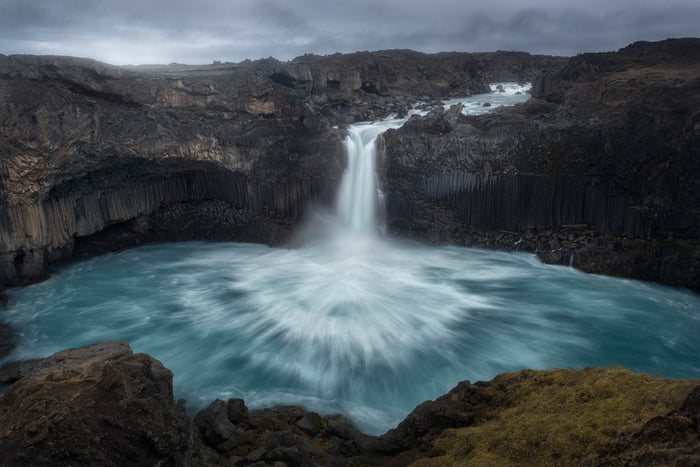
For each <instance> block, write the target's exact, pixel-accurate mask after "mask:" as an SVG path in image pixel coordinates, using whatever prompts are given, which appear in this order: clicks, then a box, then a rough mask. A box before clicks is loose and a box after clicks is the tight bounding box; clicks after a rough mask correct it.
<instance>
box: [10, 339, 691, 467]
mask: <svg viewBox="0 0 700 467" xmlns="http://www.w3.org/2000/svg"><path fill="white" fill-rule="evenodd" d="M17 368H20V369H21V371H20V373H21V374H20V376H21V378H20V379H19V380H17V381H16V382H14V384H12V385H11V386H10V388H9V390H8V391H7V393H6V394H4V395H2V396H0V420H2V422H3V423H2V424H0V456H2V457H0V458H1V459H2V464H3V465H7V466H21V465H74V466H78V465H144V466H145V465H149V466H150V465H173V466H195V465H197V466H200V465H201V466H215V465H229V466H249V465H255V466H276V467H282V466H290V467H291V466H351V465H352V466H363V465H366V466H370V465H382V466H405V465H416V466H442V465H455V464H459V465H462V464H464V465H467V464H468V465H471V464H474V465H484V464H489V465H521V464H527V465H555V464H556V465H618V464H639V463H648V464H654V463H655V464H663V465H695V464H696V463H697V462H699V461H700V457H698V456H699V454H698V453H700V432H699V431H698V422H699V418H698V417H699V416H700V405H699V404H698V401H700V385H699V384H700V381H699V380H673V379H664V378H655V377H651V376H647V375H639V374H634V373H632V372H630V371H628V370H624V369H622V368H615V367H612V368H586V369H584V370H578V371H575V370H566V369H562V370H549V371H533V370H525V371H520V372H516V373H505V374H502V375H499V376H497V377H496V378H494V379H493V380H491V381H488V382H477V383H474V384H471V383H469V382H467V381H465V382H462V383H459V384H458V385H457V386H456V387H455V388H454V389H452V390H451V391H450V392H449V393H447V394H445V395H444V396H442V397H440V398H438V399H436V400H435V401H426V402H424V403H422V404H421V405H419V406H418V407H417V408H416V409H415V410H414V411H413V412H411V414H409V415H408V416H407V417H406V419H405V420H404V421H403V422H401V423H400V424H399V425H398V426H397V427H396V428H395V429H393V430H390V431H388V432H387V433H386V434H384V435H382V436H379V437H371V436H367V435H364V434H362V433H360V432H358V431H357V430H356V429H355V428H354V427H353V426H352V424H351V423H350V422H349V421H347V420H346V419H344V418H342V417H339V416H321V415H319V414H317V413H314V412H308V411H306V410H304V409H302V408H300V407H293V406H284V407H276V408H270V409H263V410H255V411H250V412H249V410H248V409H247V407H246V406H245V403H244V401H242V400H240V399H229V400H228V401H222V400H216V401H214V402H212V403H211V405H210V406H209V407H208V408H206V409H205V410H202V411H201V412H199V414H197V415H196V417H195V418H194V420H193V421H192V420H190V419H189V418H188V417H187V416H186V415H185V412H184V409H183V406H182V405H181V404H176V402H175V401H174V399H173V392H172V374H171V373H170V372H169V371H168V370H167V369H166V368H164V367H163V366H162V365H161V364H160V362H158V361H157V360H155V359H153V358H151V357H149V356H148V355H144V354H136V355H134V354H132V352H131V349H130V348H129V346H128V344H127V343H126V342H122V341H113V342H104V343H100V344H94V345H89V346H86V347H81V348H78V349H71V350H67V351H63V352H59V353H57V354H55V355H53V356H51V357H48V358H46V359H40V360H36V361H31V362H25V363H23V364H16V365H14V366H12V367H11V368H10V370H12V371H10V373H13V372H15V373H13V374H14V376H13V378H14V377H16V376H17V374H16V370H17ZM5 369H7V367H5ZM5 373H6V374H7V372H5Z"/></svg>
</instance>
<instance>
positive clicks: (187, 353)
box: [2, 232, 700, 434]
mask: <svg viewBox="0 0 700 467" xmlns="http://www.w3.org/2000/svg"><path fill="white" fill-rule="evenodd" d="M10 295H11V300H12V301H11V305H10V306H9V307H8V308H7V309H6V310H5V311H3V315H2V317H3V321H7V322H9V323H10V324H11V325H12V326H13V327H15V328H16V329H18V330H20V331H21V334H22V337H21V344H20V346H19V348H18V350H17V352H16V353H15V354H13V355H12V358H13V359H24V358H30V357H41V356H45V355H48V354H50V353H52V352H55V351H58V350H62V349H65V348H69V347H76V346H80V345H84V344H89V343H93V342H98V341H103V340H108V339H125V340H128V341H129V342H130V343H131V345H132V347H133V348H134V350H135V351H136V352H146V353H149V354H151V355H153V356H154V357H156V358H158V359H159V360H161V361H162V362H163V363H164V364H165V365H166V366H167V367H168V368H170V369H171V370H172V371H173V372H174V374H175V378H174V383H175V393H176V397H182V398H185V399H187V400H188V404H189V407H190V408H191V409H198V408H202V407H204V406H206V405H207V404H208V403H209V402H211V401H212V400H213V399H215V398H217V397H218V398H224V399H225V398H229V397H241V398H244V399H245V400H246V402H247V404H248V405H249V406H251V407H262V406H269V405H273V404H279V403H285V404H287V403H289V404H300V405H303V406H305V407H307V408H308V409H311V410H316V411H320V412H322V413H342V414H345V415H347V416H349V417H350V418H351V419H353V420H354V421H355V423H356V424H357V425H358V426H359V428H360V429H362V430H364V431H366V432H369V433H374V434H377V433H381V432H383V431H385V430H386V429H388V428H391V427H392V426H393V425H395V424H396V423H398V421H400V420H401V419H402V418H403V417H405V416H406V414H408V412H410V411H411V410H412V409H413V408H414V407H415V406H416V405H417V404H419V403H420V402H422V401H423V400H426V399H434V398H435V397H437V396H439V395H441V394H443V393H444V392H446V391H447V390H449V389H450V388H451V387H452V386H454V385H455V384H456V383H457V382H458V381H461V380H465V379H468V380H472V381H476V380H486V379H490V378H492V377H493V376H495V375H496V374H498V373H500V372H503V371H514V370H519V369H523V368H536V369H545V368H553V367H572V368H581V367H584V366H597V365H622V366H625V367H628V368H631V369H633V370H635V371H639V372H646V373H651V374H654V375H663V376H670V377H700V361H699V358H698V355H700V339H698V336H700V296H698V295H697V294H694V293H692V292H689V291H686V290H681V289H674V288H669V287H664V286H660V285H655V284H651V283H644V282H638V281H633V280H624V279H615V278H610V277H603V276H595V275H587V274H584V273H581V272H579V271H576V270H574V269H570V268H565V267H558V266H549V265H544V264H541V263H540V262H539V261H538V260H537V259H536V258H534V257H533V256H532V255H528V254H522V253H506V252H494V251H484V250H478V249H468V248H459V247H427V246H422V245H417V244H413V243H403V242H397V241H387V240H383V239H381V238H376V237H361V236H357V235H354V234H353V233H351V232H348V233H342V232H336V233H335V234H334V235H330V236H328V237H327V239H326V240H315V241H314V242H313V243H312V244H311V245H307V246H304V247H303V248H299V249H275V248H270V247H267V246H264V245H258V244H240V243H204V242H188V243H179V244H163V245H155V246H145V247H141V248H135V249H132V250H127V251H123V252H120V253H116V254H109V255H105V256H101V257H97V258H93V259H88V260H85V261H79V262H75V263H71V264H68V265H64V266H61V267H60V268H58V269H57V270H56V272H55V273H54V275H53V276H52V278H51V279H49V280H47V281H46V282H42V283H40V284H36V285H32V286H29V287H25V288H18V289H13V290H11V291H10Z"/></svg>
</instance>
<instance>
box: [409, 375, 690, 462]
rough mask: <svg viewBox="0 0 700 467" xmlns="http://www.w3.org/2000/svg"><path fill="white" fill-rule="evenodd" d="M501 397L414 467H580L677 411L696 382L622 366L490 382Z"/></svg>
mask: <svg viewBox="0 0 700 467" xmlns="http://www.w3.org/2000/svg"><path fill="white" fill-rule="evenodd" d="M490 384H491V385H493V386H494V388H495V389H496V390H497V391H496V394H498V396H497V397H499V398H500V401H499V405H500V407H496V408H494V409H493V411H492V413H491V414H490V416H489V417H487V418H488V419H487V420H486V421H484V422H482V423H480V424H478V425H477V426H472V427H467V428H459V429H453V430H447V431H446V432H445V433H444V434H443V435H442V436H441V437H440V438H438V439H437V440H436V441H435V443H434V447H435V450H436V451H437V452H438V453H442V455H441V456H439V457H434V458H431V459H422V460H420V461H418V462H416V463H414V464H413V465H415V466H421V467H428V466H452V465H454V466H462V465H542V466H546V465H578V464H580V463H582V462H585V460H586V459H590V458H591V457H592V456H593V455H594V454H595V453H596V452H600V451H601V450H602V448H604V447H605V446H609V445H610V444H611V443H613V442H615V441H616V440H617V439H618V438H619V437H620V436H621V435H628V434H631V433H634V432H636V431H638V430H639V429H640V428H641V427H642V425H643V424H644V423H645V422H647V421H648V420H649V419H651V418H652V417H655V416H658V415H665V414H667V413H668V412H669V411H671V410H673V409H677V408H678V407H679V406H680V405H681V404H682V402H683V400H684V399H685V398H686V397H687V395H688V393H689V392H690V390H691V389H692V388H693V387H694V386H695V385H697V384H699V381H698V380H673V379H664V378H655V377H652V376H649V375H640V374H635V373H632V372H631V371H629V370H626V369H623V368H616V367H611V368H586V369H584V370H580V371H574V370H550V371H532V370H526V371H522V372H518V373H506V374H503V375H499V376H498V377H496V378H495V379H494V380H493V381H492V382H491V383H490Z"/></svg>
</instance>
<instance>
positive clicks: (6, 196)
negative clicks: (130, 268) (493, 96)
mask: <svg viewBox="0 0 700 467" xmlns="http://www.w3.org/2000/svg"><path fill="white" fill-rule="evenodd" d="M561 63H562V59H557V58H552V57H537V56H530V55H529V54H522V53H520V54H518V53H505V52H504V53H493V54H457V53H451V54H436V55H426V54H421V53H417V52H412V51H401V50H399V51H384V52H373V53H369V52H359V53H356V54H349V55H340V54H338V55H331V56H325V57H319V56H312V55H307V56H303V57H299V58H297V59H295V60H293V61H291V62H279V61H277V60H274V59H265V60H259V61H255V62H251V61H246V62H242V63H238V64H232V63H223V64H222V63H215V64H213V65H210V66H186V65H178V64H171V65H169V66H142V67H113V66H109V65H106V64H102V63H98V62H94V61H91V60H86V59H78V58H70V57H36V56H3V55H0V288H2V286H3V285H5V286H6V285H12V284H24V283H29V282H32V281H34V280H37V279H40V278H42V277H45V275H46V273H47V265H48V264H49V263H50V262H53V261H56V260H59V259H62V258H70V257H73V256H76V255H81V254H91V253H99V252H101V251H109V250H113V249H119V248H123V247H126V246H130V245H136V244H140V243H143V242H152V241H167V240H187V239H193V238H203V239H217V240H249V241H263V242H270V243H276V242H280V241H283V240H284V239H285V238H286V237H287V236H288V235H289V233H290V232H291V230H292V228H293V226H294V224H295V223H297V222H299V220H300V219H301V218H302V217H303V215H304V212H305V209H306V207H307V206H308V205H309V204H310V203H314V202H317V203H328V202H329V201H330V200H331V199H332V198H333V196H334V192H335V188H336V186H337V183H338V180H339V178H340V176H341V174H342V171H343V169H344V166H345V159H344V157H345V156H344V153H343V148H342V144H341V141H342V139H343V132H342V129H338V128H337V127H334V125H337V124H341V125H342V124H343V123H348V122H352V121H354V120H368V119H374V118H379V117H381V116H384V115H387V114H388V113H389V112H402V111H405V109H406V107H407V106H408V105H410V104H411V103H413V102H415V101H416V100H417V99H419V98H428V99H433V98H442V97H451V96H462V95H469V94H471V93H474V92H479V91H482V90H484V89H485V87H486V83H487V82H488V81H491V80H493V79H494V78H495V77H497V76H498V77H504V76H506V75H507V76H508V77H509V78H512V79H519V80H524V79H529V78H531V77H532V76H534V75H535V74H536V73H537V72H539V71H541V70H546V69H554V68H555V67H557V66H560V65H561Z"/></svg>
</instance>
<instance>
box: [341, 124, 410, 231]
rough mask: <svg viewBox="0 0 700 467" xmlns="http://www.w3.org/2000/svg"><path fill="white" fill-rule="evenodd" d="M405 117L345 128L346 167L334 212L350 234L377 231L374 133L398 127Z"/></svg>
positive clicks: (378, 193) (377, 210)
mask: <svg viewBox="0 0 700 467" xmlns="http://www.w3.org/2000/svg"><path fill="white" fill-rule="evenodd" d="M407 120H408V118H402V119H394V118H389V119H387V120H382V121H379V122H371V123H356V124H354V125H350V126H349V127H348V129H347V132H348V134H347V136H346V138H345V141H344V145H345V151H346V155H347V159H348V167H347V169H346V170H345V173H344V175H343V179H342V181H341V184H340V190H339V191H338V199H337V204H336V215H337V218H338V221H339V224H341V226H342V227H344V228H345V229H347V230H349V231H350V232H352V233H354V234H361V235H363V236H371V235H374V234H376V233H377V232H379V229H380V226H379V216H378V213H379V212H380V203H381V201H382V198H383V197H382V195H381V192H380V190H379V183H378V180H377V170H376V167H377V144H376V143H377V137H379V136H380V135H381V134H382V133H384V132H385V131H386V130H388V129H390V128H399V127H400V126H401V125H403V124H404V123H405V122H406V121H407Z"/></svg>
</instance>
